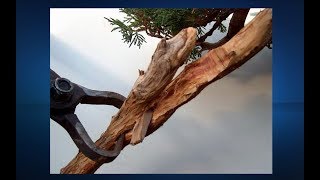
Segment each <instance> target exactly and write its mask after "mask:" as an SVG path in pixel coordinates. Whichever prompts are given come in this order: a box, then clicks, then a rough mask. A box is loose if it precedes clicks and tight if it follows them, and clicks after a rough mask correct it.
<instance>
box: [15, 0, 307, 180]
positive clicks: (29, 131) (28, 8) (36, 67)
mask: <svg viewBox="0 0 320 180" xmlns="http://www.w3.org/2000/svg"><path fill="white" fill-rule="evenodd" d="M180 2H183V3H180ZM180 2H177V1H169V0H162V1H146V0H144V1H142V0H140V1H137V2H136V1H133V0H131V1H125V0H112V1H111V0H108V1H102V0H52V1H45V0H37V1H36V0H29V1H24V0H17V1H16V10H17V12H16V88H17V90H16V130H17V131H16V148H17V149H16V163H17V164H16V170H17V171H16V173H17V179H29V178H34V179H47V178H87V177H88V176H76V177H71V176H68V175H50V174H49V173H50V172H49V171H50V167H49V160H50V159H49V146H50V141H49V114H50V112H49V79H50V77H49V70H50V67H49V62H50V47H49V45H50V42H49V41H50V30H49V24H50V22H49V20H50V17H49V8H51V7H98V8H102V7H271V8H273V22H272V23H273V60H272V61H273V67H272V68H273V174H272V175H223V174H220V175H214V174H213V175H148V176H146V175H135V176H136V177H134V178H140V179H149V178H154V179H160V178H161V179H162V178H164V177H165V178H170V179H171V178H181V179H182V178H183V179H185V178H187V179H188V178H203V179H208V178H214V179H217V180H218V179H303V175H304V146H303V145H304V134H303V133H304V132H303V130H304V71H303V69H304V61H303V59H304V58H303V56H304V54H303V53H304V44H303V43H304V39H303V37H304V26H303V24H304V20H303V18H304V11H303V9H304V4H303V1H302V0H299V1H298V0H296V1H290V2H289V3H287V1H284V0H282V1H279V0H278V1H276V0H273V1H267V0H265V1H262V0H252V1H244V0H243V1H240V0H237V1H232V0H229V1H227V0H223V1H214V2H212V1H204V0H197V1H189V2H188V3H186V1H180ZM89 176H90V178H112V177H114V178H118V179H125V178H126V179H129V178H133V177H132V176H129V175H120V176H115V175H94V176H93V175H89ZM101 176H102V177H101ZM104 176H108V177H104Z"/></svg>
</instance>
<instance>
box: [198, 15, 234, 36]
mask: <svg viewBox="0 0 320 180" xmlns="http://www.w3.org/2000/svg"><path fill="white" fill-rule="evenodd" d="M232 12H233V10H232V9H231V10H226V11H225V12H224V13H223V14H222V15H221V16H220V17H219V19H218V20H217V21H216V22H215V23H214V25H213V26H212V28H211V29H210V30H209V31H208V32H207V33H206V34H204V35H203V36H201V37H200V38H199V39H198V40H197V42H204V41H205V40H206V39H207V37H209V36H211V35H212V33H213V32H214V31H215V30H216V29H217V28H218V27H219V26H220V24H221V23H222V21H224V20H225V19H226V18H227V17H228V16H229V15H230V14H231V13H232Z"/></svg>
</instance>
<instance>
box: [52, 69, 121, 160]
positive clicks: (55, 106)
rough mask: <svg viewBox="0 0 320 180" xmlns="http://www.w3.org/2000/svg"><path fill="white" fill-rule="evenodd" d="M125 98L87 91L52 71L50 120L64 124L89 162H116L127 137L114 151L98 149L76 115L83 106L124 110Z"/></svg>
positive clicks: (117, 144)
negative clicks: (122, 107) (93, 105)
mask: <svg viewBox="0 0 320 180" xmlns="http://www.w3.org/2000/svg"><path fill="white" fill-rule="evenodd" d="M125 99H126V98H125V97H124V96H122V95H121V94H118V93H115V92H110V91H97V90H91V89H88V88H85V87H83V86H80V85H78V84H76V83H73V82H71V81H69V80H68V79H66V78H61V77H60V76H59V75H58V74H57V73H55V72H54V71H53V70H51V69H50V118H51V119H52V120H54V121H55V122H57V123H58V124H60V125H61V126H62V127H63V128H64V129H65V130H66V131H67V132H68V133H69V135H70V137H71V138H72V140H73V141H74V143H75V144H76V146H77V147H78V149H79V150H80V151H81V152H82V153H83V154H84V155H85V156H87V157H88V158H90V159H92V160H94V161H97V160H99V161H100V160H101V161H104V162H105V163H108V162H111V161H113V160H114V159H115V158H116V157H117V156H118V155H119V154H120V151H121V150H122V148H123V142H124V134H122V135H120V137H119V138H118V140H117V142H116V143H115V146H114V149H113V150H103V149H101V148H99V147H97V146H96V145H95V143H94V142H93V141H92V139H91V138H90V136H89V135H88V133H87V131H86V130H85V128H84V126H83V125H82V124H81V122H80V120H79V119H78V117H77V115H76V114H75V109H76V106H77V105H78V104H79V103H81V104H98V105H112V106H114V107H116V108H118V109H120V108H121V106H122V104H123V102H124V101H125Z"/></svg>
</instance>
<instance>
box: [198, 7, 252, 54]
mask: <svg viewBox="0 0 320 180" xmlns="http://www.w3.org/2000/svg"><path fill="white" fill-rule="evenodd" d="M249 10H250V8H246V9H237V10H236V11H235V12H234V13H233V16H232V18H231V20H230V23H229V28H228V33H227V35H226V36H225V37H223V38H222V39H220V40H219V41H218V42H216V43H208V42H203V41H204V40H203V41H200V40H198V41H197V43H196V45H200V47H201V51H205V50H211V49H214V48H217V47H219V46H222V45H223V44H225V43H226V42H228V41H229V40H230V39H231V38H232V37H233V36H235V35H236V34H237V33H238V32H239V31H240V30H241V29H242V28H243V26H244V22H245V21H246V18H247V15H248V13H249Z"/></svg>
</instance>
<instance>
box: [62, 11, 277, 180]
mask: <svg viewBox="0 0 320 180" xmlns="http://www.w3.org/2000/svg"><path fill="white" fill-rule="evenodd" d="M121 12H124V13H126V15H127V16H126V18H125V20H124V21H123V22H122V21H120V20H117V19H112V18H107V20H108V21H110V23H112V24H113V25H115V27H114V29H113V30H119V31H120V32H121V33H122V34H123V41H124V42H126V43H129V46H130V45H137V46H142V45H143V43H144V42H145V39H144V37H143V35H142V34H140V33H141V32H142V31H145V32H146V33H147V35H149V36H152V37H157V38H162V40H161V41H160V42H159V43H158V46H157V48H156V50H155V52H154V54H153V56H152V57H151V62H150V64H149V67H148V68H147V70H146V72H144V71H142V70H139V77H138V79H137V81H136V83H135V84H134V85H133V87H132V90H131V91H130V93H129V95H128V96H127V99H126V101H125V102H124V104H123V105H122V107H121V108H120V109H119V111H118V113H117V114H116V115H115V116H112V120H111V122H110V124H109V126H108V128H107V129H106V131H105V132H104V133H103V134H102V135H101V137H100V138H99V139H98V140H97V141H96V145H97V146H99V147H100V148H102V149H105V150H108V149H112V148H113V146H114V144H115V143H116V141H117V139H118V137H120V136H121V135H122V134H124V135H125V142H124V144H123V148H124V147H126V146H127V145H128V144H133V145H135V144H137V143H140V142H142V140H143V138H144V137H145V136H148V135H150V134H151V133H153V132H154V131H156V130H157V129H158V128H160V127H161V126H162V125H163V124H164V123H165V122H166V121H167V120H168V119H169V118H170V117H171V116H172V114H173V113H174V112H175V111H176V110H177V109H178V108H179V107H181V106H182V105H184V104H186V103H188V102H189V101H190V100H192V99H193V98H194V97H196V96H197V95H198V94H199V93H200V92H201V91H202V90H203V89H204V88H205V87H206V86H208V85H209V84H211V83H213V82H215V81H216V80H218V79H220V78H222V77H224V76H226V75H227V74H229V73H230V72H232V71H234V70H235V69H236V68H238V67H240V66H241V65H242V64H244V63H245V62H247V61H248V60H250V59H251V57H253V56H255V55H256V54H257V53H258V52H260V51H261V50H262V49H263V48H264V47H265V46H267V45H269V44H270V42H271V37H272V29H271V27H272V9H264V10H263V11H262V12H260V13H259V14H258V15H257V16H256V17H255V18H254V19H253V20H252V21H251V22H249V23H248V24H247V25H246V26H244V22H245V19H246V16H247V14H248V12H249V9H121ZM230 14H233V16H232V18H231V20H230V23H229V26H228V27H225V26H224V25H223V24H222V22H223V21H224V20H225V19H226V18H227V17H228V16H229V15H230ZM213 21H214V24H213V25H212V27H211V28H210V29H208V31H207V32H206V33H204V32H203V31H204V29H203V28H204V27H205V26H206V25H207V24H208V23H210V22H213ZM216 29H218V30H220V31H227V33H226V35H225V37H223V38H222V39H220V40H219V41H217V42H214V43H211V42H206V41H205V40H206V38H207V37H208V36H211V35H212V33H213V31H214V30H216ZM194 48H198V49H196V50H195V49H194ZM204 50H209V51H208V52H207V53H206V54H204V55H202V57H200V58H199V59H197V60H196V61H193V62H191V63H189V64H188V65H187V66H186V67H185V68H184V69H183V70H182V71H181V72H180V74H179V75H178V76H176V77H175V78H173V77H174V76H173V75H174V74H175V73H176V71H177V68H179V67H180V66H181V65H182V64H183V62H184V61H186V59H187V57H188V56H189V55H190V53H191V51H193V53H194V54H195V55H198V54H197V53H199V52H201V51H204ZM133 139H134V141H133ZM195 145H196V144H195ZM155 153H156V152H155ZM104 163H105V162H103V160H101V161H100V160H97V161H93V160H91V159H89V158H87V157H86V156H85V155H84V154H83V153H81V152H79V153H78V154H77V155H76V156H75V157H74V158H73V159H72V160H71V161H70V162H69V163H68V165H66V166H65V167H64V168H62V169H61V173H64V174H87V173H94V172H95V171H96V170H97V169H98V168H99V167H100V166H101V165H103V164H104Z"/></svg>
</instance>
